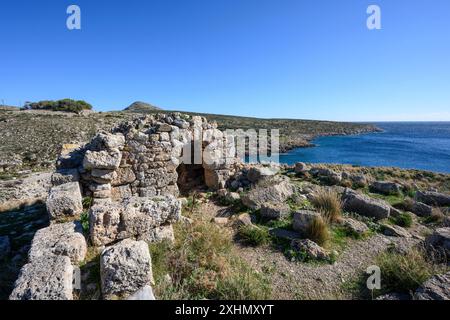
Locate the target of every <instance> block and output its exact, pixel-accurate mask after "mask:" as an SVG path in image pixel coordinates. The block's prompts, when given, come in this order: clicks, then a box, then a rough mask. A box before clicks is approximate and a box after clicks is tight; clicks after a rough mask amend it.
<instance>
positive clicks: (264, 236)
mask: <svg viewBox="0 0 450 320" xmlns="http://www.w3.org/2000/svg"><path fill="white" fill-rule="evenodd" d="M238 235H239V237H240V238H241V239H242V240H243V242H245V243H247V244H249V245H251V246H260V245H264V244H267V243H269V242H270V234H269V231H268V230H267V229H265V228H260V227H257V226H253V225H247V226H242V227H240V228H239V232H238Z"/></svg>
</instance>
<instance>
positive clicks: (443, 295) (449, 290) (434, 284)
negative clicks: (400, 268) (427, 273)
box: [414, 272, 450, 300]
mask: <svg viewBox="0 0 450 320" xmlns="http://www.w3.org/2000/svg"><path fill="white" fill-rule="evenodd" d="M414 298H415V299H416V300H450V272H447V273H446V274H443V275H436V276H434V277H433V278H431V279H430V280H428V281H427V282H425V283H424V284H423V285H422V286H421V287H420V288H419V289H417V291H416V293H415V295H414Z"/></svg>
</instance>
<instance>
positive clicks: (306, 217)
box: [292, 210, 321, 235]
mask: <svg viewBox="0 0 450 320" xmlns="http://www.w3.org/2000/svg"><path fill="white" fill-rule="evenodd" d="M315 219H321V215H320V213H319V212H316V211H310V210H300V211H298V212H295V213H294V221H293V223H292V228H293V229H294V230H295V231H297V232H299V233H300V234H301V235H305V234H306V232H307V230H308V228H309V227H310V225H311V223H313V221H314V220H315Z"/></svg>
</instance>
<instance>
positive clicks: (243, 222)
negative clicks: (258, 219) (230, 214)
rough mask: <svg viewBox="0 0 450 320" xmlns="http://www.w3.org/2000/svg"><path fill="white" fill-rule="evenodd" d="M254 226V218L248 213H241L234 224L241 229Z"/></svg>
mask: <svg viewBox="0 0 450 320" xmlns="http://www.w3.org/2000/svg"><path fill="white" fill-rule="evenodd" d="M250 225H252V217H251V216H250V215H249V214H248V213H241V214H240V215H238V216H237V218H236V220H235V221H234V222H233V226H235V227H237V228H239V227H241V226H250Z"/></svg>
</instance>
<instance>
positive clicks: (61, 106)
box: [24, 99, 92, 113]
mask: <svg viewBox="0 0 450 320" xmlns="http://www.w3.org/2000/svg"><path fill="white" fill-rule="evenodd" d="M24 109H31V110H51V111H64V112H73V113H79V112H81V111H83V110H92V106H91V105H90V104H89V103H87V102H85V101H83V100H72V99H63V100H57V101H51V100H44V101H39V102H28V103H26V104H25V106H24Z"/></svg>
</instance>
